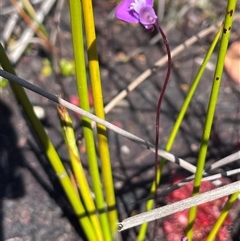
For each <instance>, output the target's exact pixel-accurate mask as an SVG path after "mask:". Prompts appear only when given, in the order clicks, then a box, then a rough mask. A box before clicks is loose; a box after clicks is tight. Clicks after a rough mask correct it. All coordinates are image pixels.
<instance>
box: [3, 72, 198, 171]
mask: <svg viewBox="0 0 240 241" xmlns="http://www.w3.org/2000/svg"><path fill="white" fill-rule="evenodd" d="M0 76H2V77H4V78H6V79H8V80H10V81H13V82H15V83H17V84H19V85H21V86H23V87H25V88H27V89H29V90H31V91H33V92H35V93H37V94H40V95H41V96H44V97H46V98H48V99H49V100H52V101H53V102H55V103H58V104H60V105H63V106H65V107H66V108H67V109H69V110H72V111H74V112H76V113H78V114H80V115H83V116H86V117H87V118H89V119H91V120H92V121H95V122H97V123H99V124H102V125H104V126H106V127H107V128H108V129H110V130H112V131H114V132H116V133H118V134H120V135H122V136H124V137H126V138H128V139H129V140H131V141H134V142H135V143H137V144H140V145H142V146H144V147H146V148H147V149H149V150H151V151H153V152H155V146H154V145H153V144H151V143H149V142H147V141H145V140H143V139H141V138H139V137H137V136H135V135H133V134H131V133H129V132H127V131H125V130H123V129H121V128H119V127H117V126H115V125H113V124H111V123H110V122H107V121H105V120H103V119H101V118H99V117H97V116H95V115H93V114H91V113H89V112H87V111H85V110H83V109H81V108H79V107H77V106H75V105H73V104H71V103H69V102H67V101H66V100H64V99H62V98H60V97H56V96H55V95H53V94H50V93H49V92H47V91H45V90H43V89H41V88H39V87H37V86H35V85H33V84H31V83H29V82H27V81H25V80H23V79H21V78H19V77H17V76H15V75H13V74H10V73H8V72H6V71H4V70H2V69H0ZM159 156H161V157H163V158H165V159H167V160H169V161H171V162H174V163H176V164H178V165H179V166H181V167H182V168H184V169H185V170H188V171H189V172H191V173H195V171H196V167H195V166H194V165H192V164H191V163H188V162H186V161H184V160H183V159H181V158H178V157H177V156H174V155H173V154H171V153H169V152H166V151H164V150H161V149H159Z"/></svg>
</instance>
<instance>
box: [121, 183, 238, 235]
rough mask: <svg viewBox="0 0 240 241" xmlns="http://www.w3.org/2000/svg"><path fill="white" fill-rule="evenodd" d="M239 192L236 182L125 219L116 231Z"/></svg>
mask: <svg viewBox="0 0 240 241" xmlns="http://www.w3.org/2000/svg"><path fill="white" fill-rule="evenodd" d="M239 191H240V181H236V182H233V183H231V184H228V185H225V186H223V187H219V188H216V189H213V190H211V191H208V192H205V193H203V194H199V195H197V196H194V197H190V198H187V199H184V200H182V201H179V202H175V203H172V204H169V205H165V206H163V207H160V208H155V209H153V210H151V211H148V212H143V213H141V214H137V215H135V216H132V217H129V218H126V219H124V220H123V221H122V222H120V223H118V231H123V230H126V229H129V228H132V227H135V226H138V225H141V224H143V223H146V222H151V221H154V220H156V219H159V218H163V217H166V216H168V215H171V214H173V213H176V212H179V211H183V210H185V209H188V208H190V207H193V206H196V205H200V204H203V203H206V202H210V201H213V200H216V199H219V198H221V197H225V196H228V195H230V194H233V193H236V192H239Z"/></svg>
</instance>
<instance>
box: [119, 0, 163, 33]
mask: <svg viewBox="0 0 240 241" xmlns="http://www.w3.org/2000/svg"><path fill="white" fill-rule="evenodd" d="M115 16H116V17H117V18H118V19H120V20H122V21H125V22H128V23H141V24H142V25H143V26H144V27H145V28H146V29H148V30H153V29H154V25H156V24H157V18H158V17H157V15H156V14H155V12H154V10H153V0H123V1H122V2H121V3H120V4H119V5H118V6H117V9H116V12H115Z"/></svg>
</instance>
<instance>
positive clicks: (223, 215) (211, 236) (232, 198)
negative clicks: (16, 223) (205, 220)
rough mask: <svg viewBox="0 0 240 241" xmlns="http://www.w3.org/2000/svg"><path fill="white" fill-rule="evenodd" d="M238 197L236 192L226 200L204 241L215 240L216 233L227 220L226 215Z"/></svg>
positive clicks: (238, 193) (239, 193)
mask: <svg viewBox="0 0 240 241" xmlns="http://www.w3.org/2000/svg"><path fill="white" fill-rule="evenodd" d="M238 195H240V192H236V193H234V194H232V195H231V196H230V198H229V199H228V201H227V203H226V204H225V206H224V208H223V210H222V212H221V214H220V216H219V218H218V220H217V221H216V223H215V224H214V226H213V228H212V230H211V232H210V233H209V235H208V237H207V239H206V241H214V240H215V238H216V235H217V233H218V232H219V230H220V228H221V226H222V225H223V223H224V221H225V219H226V218H227V216H228V213H229V211H230V209H231V208H232V206H233V204H234V202H235V201H236V200H237V198H238Z"/></svg>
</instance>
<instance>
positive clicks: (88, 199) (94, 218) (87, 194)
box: [57, 105, 103, 240]
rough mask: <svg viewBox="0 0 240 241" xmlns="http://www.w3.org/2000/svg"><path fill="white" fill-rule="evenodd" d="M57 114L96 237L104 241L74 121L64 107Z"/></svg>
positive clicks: (59, 106) (58, 109) (60, 107)
mask: <svg viewBox="0 0 240 241" xmlns="http://www.w3.org/2000/svg"><path fill="white" fill-rule="evenodd" d="M57 112H58V116H59V119H60V123H61V127H62V134H63V138H64V141H65V144H66V146H67V150H68V153H69V157H70V161H71V166H72V170H73V173H74V177H75V179H76V181H77V186H78V190H79V192H80V194H81V197H82V200H83V202H84V205H85V207H86V211H87V213H88V215H89V217H90V220H91V222H92V225H93V228H94V231H95V235H96V240H103V234H102V230H101V225H100V223H99V219H98V214H97V210H96V207H95V204H94V201H93V198H92V195H91V190H90V188H89V185H88V181H87V178H86V175H85V173H84V169H83V166H82V164H81V159H80V155H79V152H78V147H77V145H76V139H75V135H74V130H73V126H72V120H71V118H70V116H69V114H68V111H67V109H66V108H65V107H63V106H62V105H57Z"/></svg>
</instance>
